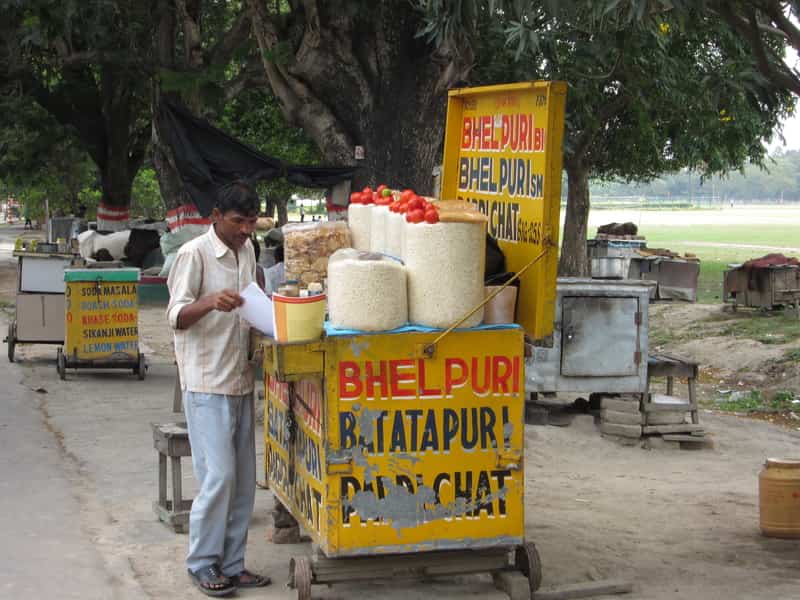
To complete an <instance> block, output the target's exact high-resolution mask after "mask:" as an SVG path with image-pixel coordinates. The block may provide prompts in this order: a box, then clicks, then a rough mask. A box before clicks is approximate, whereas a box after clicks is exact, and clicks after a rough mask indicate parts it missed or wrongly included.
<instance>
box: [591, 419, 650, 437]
mask: <svg viewBox="0 0 800 600" xmlns="http://www.w3.org/2000/svg"><path fill="white" fill-rule="evenodd" d="M600 431H602V432H603V433H605V434H606V435H618V436H620V437H625V438H634V439H638V438H640V437H642V426H641V425H618V424H616V423H601V424H600Z"/></svg>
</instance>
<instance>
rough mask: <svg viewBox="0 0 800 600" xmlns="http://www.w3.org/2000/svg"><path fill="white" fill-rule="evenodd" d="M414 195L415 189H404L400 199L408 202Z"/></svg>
mask: <svg viewBox="0 0 800 600" xmlns="http://www.w3.org/2000/svg"><path fill="white" fill-rule="evenodd" d="M413 196H414V191H413V190H403V193H401V194H400V200H402V201H404V202H408V201H409V200H411V198H412V197H413Z"/></svg>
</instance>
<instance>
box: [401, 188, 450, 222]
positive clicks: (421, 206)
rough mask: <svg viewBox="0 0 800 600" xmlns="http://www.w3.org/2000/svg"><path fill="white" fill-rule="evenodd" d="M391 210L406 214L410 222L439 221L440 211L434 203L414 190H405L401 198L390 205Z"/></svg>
mask: <svg viewBox="0 0 800 600" xmlns="http://www.w3.org/2000/svg"><path fill="white" fill-rule="evenodd" d="M389 210H390V211H392V212H396V213H401V214H404V215H405V216H406V221H408V222H409V223H431V224H433V223H438V222H439V211H438V210H437V209H436V206H434V205H433V204H432V203H430V202H428V201H427V200H425V198H422V197H420V196H417V194H415V193H414V190H403V192H402V193H401V194H400V199H399V200H397V202H394V203H392V205H391V206H389Z"/></svg>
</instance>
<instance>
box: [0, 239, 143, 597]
mask: <svg viewBox="0 0 800 600" xmlns="http://www.w3.org/2000/svg"><path fill="white" fill-rule="evenodd" d="M29 233H30V232H24V231H23V229H22V227H10V226H6V225H0V265H2V266H4V267H6V268H9V267H11V268H13V265H14V263H15V259H14V258H13V257H12V256H11V252H12V251H13V248H14V240H15V239H16V238H17V237H18V236H20V235H22V234H29ZM8 318H9V315H8V314H7V313H5V314H4V313H0V331H2V332H3V333H5V331H6V326H7V320H8ZM3 337H4V336H3ZM2 354H3V357H2V359H0V381H2V391H0V456H2V460H0V532H2V536H3V542H2V543H1V544H0V598H9V599H11V598H13V599H19V598H59V599H71V598H80V599H82V600H89V599H94V598H98V599H104V600H105V599H109V598H124V599H127V598H142V597H145V595H144V594H143V593H142V592H141V589H140V588H139V587H138V584H136V583H135V582H134V581H133V578H132V577H128V576H127V574H126V573H125V569H123V570H122V572H121V573H119V574H114V573H112V572H110V571H109V566H108V564H107V563H106V562H105V561H104V560H103V557H102V556H101V555H100V553H99V552H98V550H97V545H96V543H95V540H94V539H93V538H92V535H91V534H90V533H89V532H88V531H87V530H86V526H85V525H86V523H87V522H88V521H90V520H91V515H89V514H88V513H87V511H86V508H85V506H83V505H82V503H81V491H80V479H81V477H80V474H79V464H80V463H79V460H78V459H76V458H75V456H74V455H73V454H71V453H70V452H68V451H67V450H66V448H65V447H64V446H63V436H62V435H61V432H60V431H59V430H58V429H57V428H56V427H54V426H53V424H52V423H50V422H49V420H48V416H47V404H46V402H47V394H40V393H37V392H35V391H33V390H32V389H31V388H30V387H29V386H28V385H23V384H22V383H21V382H22V381H23V378H24V374H25V371H24V367H23V366H20V365H17V364H11V363H9V362H8V361H7V359H6V358H5V354H6V353H5V348H3V352H2Z"/></svg>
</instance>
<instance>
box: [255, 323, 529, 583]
mask: <svg viewBox="0 0 800 600" xmlns="http://www.w3.org/2000/svg"><path fill="white" fill-rule="evenodd" d="M412 329H413V328H412ZM438 335H439V334H437V333H430V332H414V331H413V330H412V331H408V332H402V333H386V334H375V335H328V336H326V338H325V339H324V340H323V341H319V342H311V343H306V344H266V345H265V346H264V359H263V361H264V371H265V374H266V377H265V392H266V393H265V398H266V410H265V418H264V434H265V442H266V448H267V457H266V471H267V472H266V477H267V481H268V482H269V486H270V488H271V489H272V490H273V492H274V493H275V495H276V497H277V498H278V499H279V501H280V502H281V503H282V504H283V505H284V506H285V507H286V508H287V509H288V510H289V512H290V513H291V514H292V515H293V516H294V517H295V518H296V519H297V520H298V521H299V522H300V524H302V526H303V527H304V529H305V530H306V531H307V532H308V533H309V535H310V536H311V538H312V540H313V541H314V543H315V544H316V545H317V547H318V548H319V550H320V552H318V553H317V554H316V555H315V556H313V557H298V558H294V559H293V560H292V562H291V565H290V570H291V578H292V583H293V585H294V587H296V588H297V590H298V598H300V599H307V598H310V593H311V592H310V589H311V584H312V583H319V584H324V583H333V582H336V581H345V580H356V579H369V578H376V577H387V576H392V575H396V574H398V573H401V572H403V573H406V574H409V573H412V574H418V575H447V574H460V573H474V572H489V573H500V572H503V571H508V570H518V571H521V572H522V573H523V574H525V576H527V577H528V578H529V581H530V587H531V589H532V590H534V589H536V588H538V586H539V583H540V581H541V567H540V564H539V558H538V554H537V552H536V549H535V547H534V545H533V544H531V543H527V544H526V543H525V541H524V526H525V521H524V488H525V485H524V481H525V479H524V461H523V458H524V456H523V446H524V442H523V440H524V418H523V412H524V366H523V365H524V362H523V331H522V329H521V328H520V327H518V326H513V325H512V326H505V327H503V326H499V327H497V326H495V327H485V328H476V329H470V330H457V331H454V332H452V333H451V334H449V335H447V336H445V337H444V338H443V339H442V340H441V341H440V342H438V343H437V344H435V346H432V343H433V342H434V340H435V339H436V338H437V337H438ZM419 553H424V555H421V554H419ZM511 554H513V555H514V557H513V559H511ZM387 558H388V560H387Z"/></svg>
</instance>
